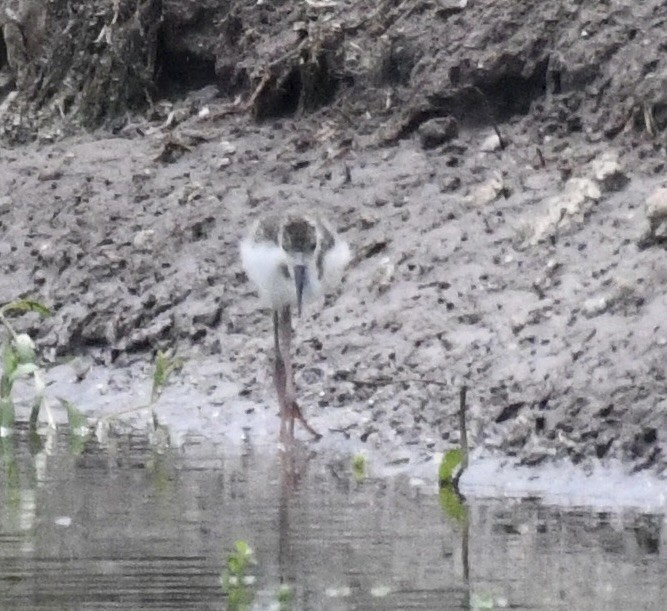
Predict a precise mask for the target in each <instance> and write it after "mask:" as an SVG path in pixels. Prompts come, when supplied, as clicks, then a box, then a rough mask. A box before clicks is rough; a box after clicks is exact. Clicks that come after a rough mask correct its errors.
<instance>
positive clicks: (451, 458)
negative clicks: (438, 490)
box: [438, 448, 463, 486]
mask: <svg viewBox="0 0 667 611" xmlns="http://www.w3.org/2000/svg"><path fill="white" fill-rule="evenodd" d="M462 459H463V453H462V452H461V450H460V449H459V448H456V449H454V450H449V451H448V452H446V453H445V455H444V456H443V457H442V461H441V462H440V469H439V471H438V476H439V479H440V485H441V486H442V485H450V484H451V483H452V481H453V478H454V473H455V471H456V468H457V467H458V466H459V465H460V464H461V460H462Z"/></svg>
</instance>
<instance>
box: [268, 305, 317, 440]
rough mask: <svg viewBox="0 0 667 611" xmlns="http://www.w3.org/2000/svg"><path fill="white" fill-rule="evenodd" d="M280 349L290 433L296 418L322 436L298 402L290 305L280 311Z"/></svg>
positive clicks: (315, 434) (312, 431)
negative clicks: (302, 411) (303, 412)
mask: <svg viewBox="0 0 667 611" xmlns="http://www.w3.org/2000/svg"><path fill="white" fill-rule="evenodd" d="M278 326H279V337H278V344H279V351H280V355H281V361H282V364H283V374H284V381H285V382H284V396H283V400H284V402H285V406H286V411H287V413H288V417H289V435H290V437H294V419H295V418H296V419H298V420H299V421H300V422H301V424H303V426H304V428H305V429H306V430H307V431H308V432H309V433H310V434H311V435H313V437H316V438H318V439H319V438H320V437H321V435H320V434H319V433H318V432H317V431H316V430H315V429H314V428H313V427H312V426H310V424H308V422H307V421H306V419H305V418H304V417H303V414H302V413H301V408H300V407H299V405H298V403H297V402H296V388H295V385H294V370H293V369H292V358H291V350H292V312H291V310H290V307H289V306H285V307H284V308H283V309H282V310H281V311H280V319H279V325H278ZM281 413H282V403H281ZM282 430H283V425H282V424H281V434H282Z"/></svg>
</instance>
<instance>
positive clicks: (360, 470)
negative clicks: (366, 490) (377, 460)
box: [352, 454, 367, 482]
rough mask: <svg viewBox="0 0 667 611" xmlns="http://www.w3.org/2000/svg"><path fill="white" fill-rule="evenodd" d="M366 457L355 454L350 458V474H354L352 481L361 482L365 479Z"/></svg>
mask: <svg viewBox="0 0 667 611" xmlns="http://www.w3.org/2000/svg"><path fill="white" fill-rule="evenodd" d="M366 468H367V463H366V457H365V456H364V455H363V454H355V455H354V456H353V457H352V472H353V473H354V479H356V480H357V481H358V482H360V481H361V480H363V479H364V478H365V477H366Z"/></svg>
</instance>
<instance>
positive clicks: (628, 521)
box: [0, 433, 667, 610]
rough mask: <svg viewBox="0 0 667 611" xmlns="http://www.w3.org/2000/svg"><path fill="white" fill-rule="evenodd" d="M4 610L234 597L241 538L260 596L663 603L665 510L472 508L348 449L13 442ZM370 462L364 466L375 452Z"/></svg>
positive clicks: (526, 605) (4, 480)
mask: <svg viewBox="0 0 667 611" xmlns="http://www.w3.org/2000/svg"><path fill="white" fill-rule="evenodd" d="M3 459H4V460H3V465H2V469H1V470H0V484H1V485H0V601H1V604H0V608H2V609H11V610H25V609H31V610H33V609H34V610H42V609H44V610H46V609H49V610H52V609H67V610H79V609H81V610H83V609H86V610H88V609H181V610H186V609H198V610H200V609H224V608H226V597H225V595H224V593H223V591H222V588H221V585H220V574H221V571H222V570H223V568H224V566H225V562H226V558H227V556H228V555H229V553H230V552H231V551H232V549H233V546H234V542H235V541H236V540H244V541H247V542H248V543H249V544H250V545H251V547H252V548H253V550H254V555H255V558H256V561H257V564H256V565H253V566H251V567H250V569H249V571H248V573H249V574H250V575H252V577H253V578H254V583H252V584H251V585H249V586H248V587H247V593H248V595H249V596H251V597H252V607H251V608H253V609H271V608H273V609H278V608H279V606H278V603H277V593H278V590H279V587H280V584H281V583H282V584H287V585H289V586H291V588H292V591H293V595H292V602H291V605H284V606H283V607H282V608H283V609H304V610H309V609H313V610H318V609H326V610H329V609H332V610H337V609H360V610H362V609H363V610H365V609H467V608H492V607H491V606H492V605H495V607H496V608H499V607H511V608H513V609H605V610H609V609H623V610H626V609H662V608H664V601H665V597H666V595H667V586H666V585H665V583H666V580H665V579H664V575H665V570H667V547H666V545H665V543H666V539H667V535H665V516H664V515H663V514H658V513H654V514H641V513H636V512H632V511H626V512H620V511H615V512H605V511H600V510H599V509H596V510H595V511H593V510H587V509H586V508H571V507H570V508H560V507H557V506H546V505H543V504H541V503H540V502H539V500H537V499H532V500H523V501H520V500H515V499H497V500H488V499H485V500H484V501H477V502H476V501H474V500H470V501H469V502H468V506H467V512H468V513H467V520H466V519H465V518H462V517H461V516H460V515H459V516H458V517H457V516H456V515H455V514H457V511H459V510H460V508H458V509H457V508H456V507H454V508H453V509H452V508H450V510H449V514H448V513H447V512H445V511H444V510H443V507H442V506H441V502H440V501H441V499H440V498H439V496H438V494H437V491H434V490H433V489H432V487H431V486H427V485H425V484H420V483H419V482H418V481H415V480H410V479H409V478H408V477H406V476H396V477H393V478H386V479H382V478H374V477H373V476H372V473H371V474H370V475H369V477H367V478H365V479H364V480H363V481H360V482H359V481H357V480H356V479H355V476H354V473H353V470H352V467H351V457H350V456H345V455H338V456H333V455H327V456H324V455H318V454H315V453H313V452H312V449H311V448H309V447H308V446H302V447H298V448H296V449H295V451H294V453H293V454H292V455H285V454H278V453H277V452H276V451H275V449H274V448H265V449H260V448H254V447H252V446H250V445H248V446H246V447H245V448H244V449H242V450H239V449H238V448H234V449H231V450H230V449H225V448H223V447H220V446H218V447H216V446H213V445H211V444H210V443H208V442H203V441H198V440H197V439H190V440H188V441H187V442H186V443H184V444H183V445H182V446H181V447H179V448H178V449H174V448H166V449H163V450H161V451H158V450H157V449H156V448H155V447H152V446H151V445H150V444H149V443H148V440H147V438H146V437H145V436H143V435H138V434H126V435H120V436H118V437H117V438H113V439H112V440H110V441H109V442H107V443H105V445H104V446H100V445H99V444H98V443H97V442H95V441H90V442H89V443H88V444H87V445H86V446H85V448H84V449H83V450H82V449H81V448H80V447H76V446H74V447H73V446H72V444H71V441H70V440H69V439H68V437H67V436H66V435H65V434H58V435H56V436H54V437H53V438H51V439H50V440H49V441H48V442H47V444H46V447H44V448H41V449H38V448H34V447H33V448H32V449H31V445H30V443H29V441H28V439H27V438H26V436H25V434H22V433H19V434H17V435H16V436H15V438H14V439H12V440H9V441H7V440H4V441H3ZM370 470H371V471H372V465H370Z"/></svg>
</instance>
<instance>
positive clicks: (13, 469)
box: [0, 438, 21, 510]
mask: <svg viewBox="0 0 667 611" xmlns="http://www.w3.org/2000/svg"><path fill="white" fill-rule="evenodd" d="M0 456H1V457H2V467H3V470H4V472H5V478H4V479H5V489H6V490H7V505H8V506H9V507H12V508H13V509H14V510H17V509H18V506H19V504H20V502H21V482H20V478H19V467H18V464H17V463H16V455H15V454H14V443H13V440H12V439H7V438H0Z"/></svg>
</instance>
